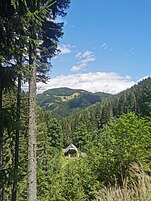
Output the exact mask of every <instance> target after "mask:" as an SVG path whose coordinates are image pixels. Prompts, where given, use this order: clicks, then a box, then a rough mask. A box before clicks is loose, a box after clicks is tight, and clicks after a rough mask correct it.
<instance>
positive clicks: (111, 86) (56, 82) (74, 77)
mask: <svg viewBox="0 0 151 201" xmlns="http://www.w3.org/2000/svg"><path fill="white" fill-rule="evenodd" d="M75 68H76V66H75ZM134 84H135V82H134V81H132V80H131V78H130V77H129V76H121V75H119V74H117V73H115V72H109V73H108V72H95V73H91V72H90V73H83V74H71V75H67V76H65V75H61V76H57V77H55V78H51V79H50V80H49V81H48V83H47V84H43V83H38V84H37V86H38V93H42V92H43V91H45V90H47V89H51V88H58V87H69V88H73V89H84V90H87V91H91V92H106V93H111V94H116V93H118V92H120V91H122V90H125V89H127V88H129V87H131V86H132V85H134Z"/></svg>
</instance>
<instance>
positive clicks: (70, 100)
mask: <svg viewBox="0 0 151 201" xmlns="http://www.w3.org/2000/svg"><path fill="white" fill-rule="evenodd" d="M110 96H111V94H108V93H103V92H98V93H91V92H88V91H85V90H80V89H70V88H55V89H49V90H47V91H44V92H43V93H42V94H38V95H37V102H38V104H39V105H40V106H41V107H42V108H43V109H45V110H50V111H52V114H53V115H54V116H55V117H64V116H66V115H69V114H71V113H73V112H75V111H79V110H81V109H84V108H87V107H89V106H91V105H93V104H95V103H98V102H101V101H102V100H104V99H106V98H108V97H110Z"/></svg>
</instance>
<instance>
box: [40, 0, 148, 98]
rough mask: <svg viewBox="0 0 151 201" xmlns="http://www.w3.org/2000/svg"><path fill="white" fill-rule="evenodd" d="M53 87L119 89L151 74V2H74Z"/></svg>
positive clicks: (55, 66) (56, 60) (55, 64)
mask: <svg viewBox="0 0 151 201" xmlns="http://www.w3.org/2000/svg"><path fill="white" fill-rule="evenodd" d="M71 1H72V2H71V5H70V8H69V9H68V10H67V16H66V17H65V18H63V19H60V18H59V19H58V21H61V20H63V21H64V36H63V38H62V39H60V43H59V49H60V50H61V53H60V55H58V56H57V57H56V58H54V59H53V60H52V65H53V68H52V69H51V72H50V77H51V79H50V81H49V82H48V84H47V85H45V86H44V85H42V86H41V85H39V88H41V89H42V90H45V89H48V88H54V87H64V86H66V87H71V88H81V89H82V88H83V89H86V90H89V91H94V92H95V91H104V92H109V93H114V94H115V93H118V92H119V91H121V90H124V89H126V88H128V87H130V86H132V85H133V84H135V83H137V82H138V80H140V79H142V78H144V77H146V76H150V75H151V23H150V20H151V1H150V0H144V1H143V0H93V1H90V0H89V1H88V0H71Z"/></svg>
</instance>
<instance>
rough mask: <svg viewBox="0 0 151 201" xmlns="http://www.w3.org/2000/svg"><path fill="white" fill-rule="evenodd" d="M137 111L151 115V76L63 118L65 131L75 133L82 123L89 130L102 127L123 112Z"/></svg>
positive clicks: (140, 113) (144, 115) (143, 114)
mask: <svg viewBox="0 0 151 201" xmlns="http://www.w3.org/2000/svg"><path fill="white" fill-rule="evenodd" d="M129 112H135V113H136V114H138V115H139V116H142V117H151V78H150V77H149V78H147V79H145V80H143V81H141V82H139V83H138V84H137V85H134V86H133V87H131V88H130V89H127V90H125V91H122V92H120V93H119V94H117V95H113V96H111V97H109V98H108V99H104V100H103V101H102V102H101V103H99V104H95V105H92V106H91V107H88V108H86V109H84V110H83V111H80V112H78V113H74V115H71V116H69V117H66V118H64V119H62V120H61V125H62V128H63V132H64V133H66V134H67V133H73V132H74V131H75V130H76V129H77V127H78V125H79V124H80V123H83V124H84V125H85V126H86V128H87V129H88V130H89V131H94V130H97V129H99V128H102V127H103V125H104V124H107V123H108V122H109V121H110V120H111V119H112V118H114V117H119V116H120V115H122V114H123V113H125V114H126V113H129Z"/></svg>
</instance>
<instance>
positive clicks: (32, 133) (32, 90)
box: [27, 46, 37, 201]
mask: <svg viewBox="0 0 151 201" xmlns="http://www.w3.org/2000/svg"><path fill="white" fill-rule="evenodd" d="M35 55H36V54H35V51H34V49H33V48H32V47H31V46H30V47H29V64H30V65H31V77H30V79H29V134H28V189H27V197H28V199H27V200H28V201H36V200H37V181H36V65H35V58H36V56H35Z"/></svg>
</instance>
